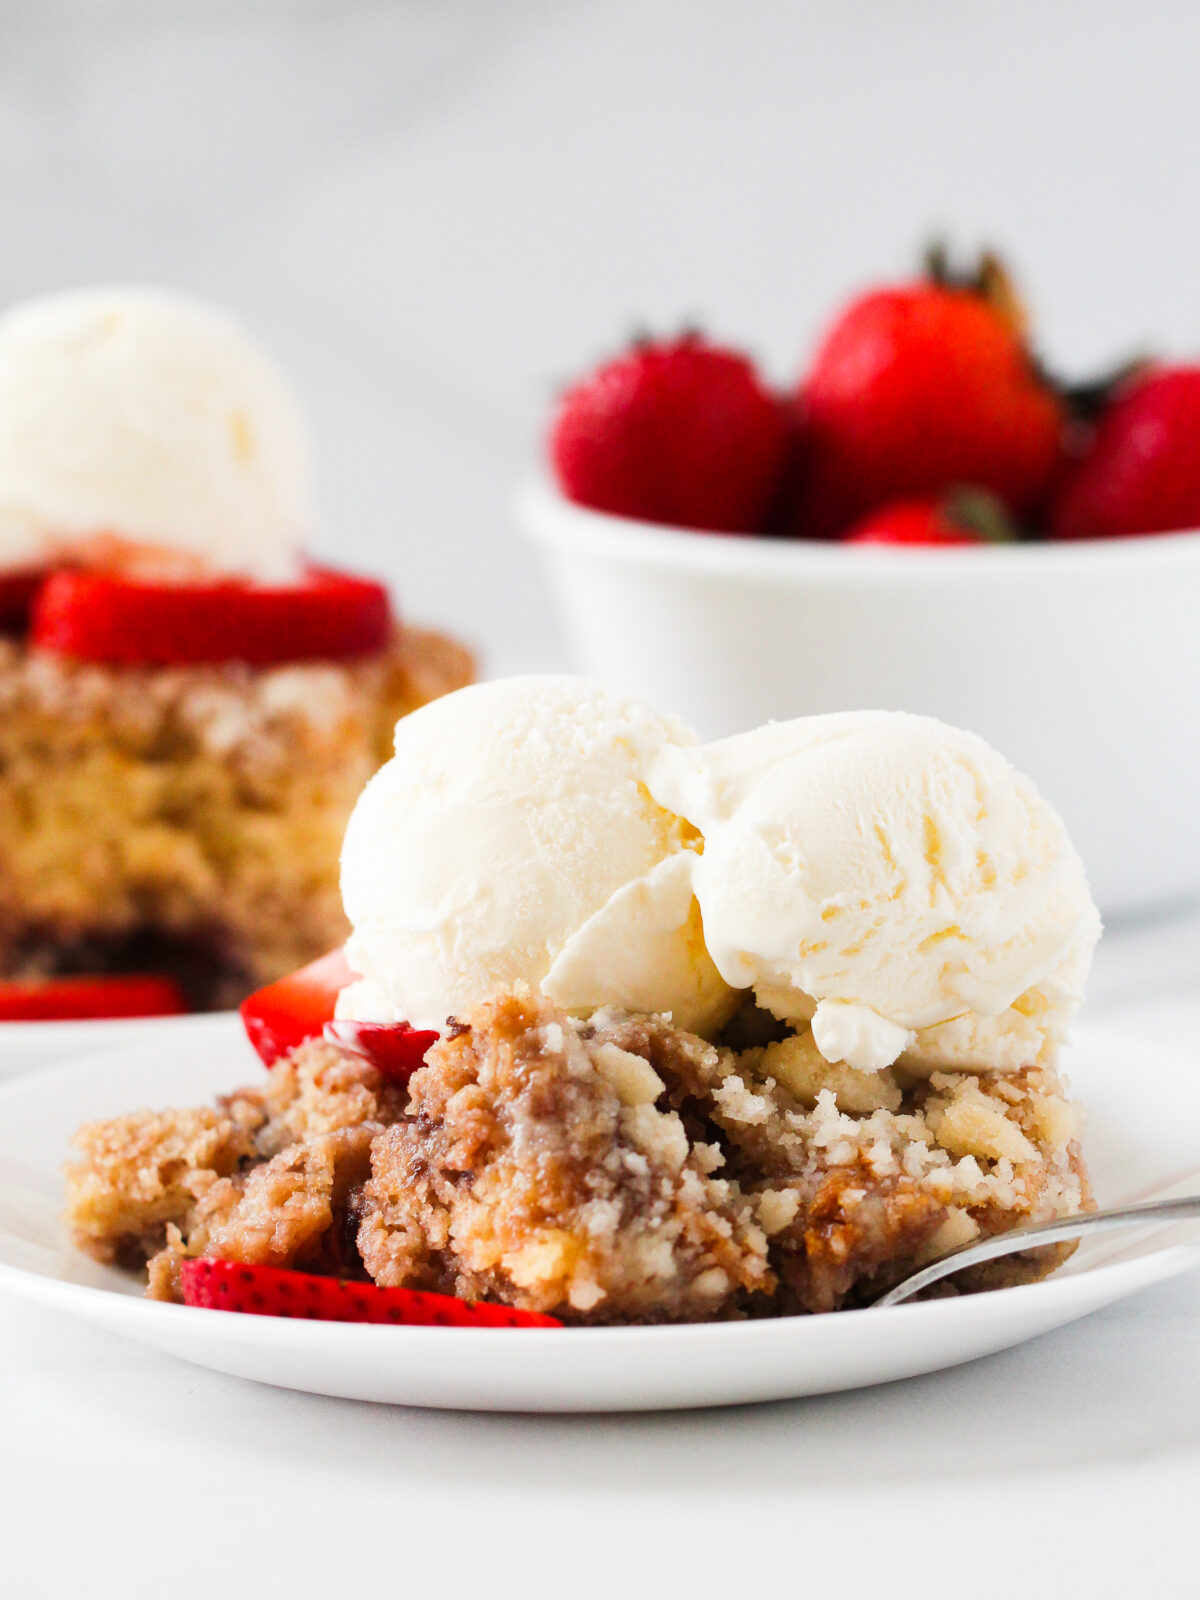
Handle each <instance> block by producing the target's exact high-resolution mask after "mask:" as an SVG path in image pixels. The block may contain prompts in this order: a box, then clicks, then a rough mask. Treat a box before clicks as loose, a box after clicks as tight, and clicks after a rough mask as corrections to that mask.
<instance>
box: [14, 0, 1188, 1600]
mask: <svg viewBox="0 0 1200 1600" xmlns="http://www.w3.org/2000/svg"><path fill="white" fill-rule="evenodd" d="M1198 61H1200V7H1197V6H1195V5H1194V4H1187V3H1167V0H1161V3H1157V4H1147V3H1145V0H1143V3H1142V4H1120V5H1118V4H1108V3H1104V0H1091V3H1087V0H1064V3H1054V0H1040V3H1037V0H1006V3H972V0H910V3H907V4H900V3H892V4H887V3H884V0H874V3H871V0H841V3H837V0H823V3H814V4H805V3H802V0H792V3H776V4H768V3H762V0H610V3H601V0H543V3H535V0H491V3H487V0H424V3H418V0H390V3H387V0H329V3H327V4H292V5H287V4H282V3H280V4H273V5H272V4H261V3H260V4H250V3H247V0H241V3H238V0H144V3H142V4H120V5H115V4H106V3H102V0H90V3H87V0H76V3H73V4H63V3H59V0H39V3H25V4H16V3H8V4H0V302H3V301H7V300H9V299H12V298H16V297H19V296H22V295H26V294H30V293H34V292H37V291H39V290H42V289H45V288H47V287H52V286H59V285H68V284H77V283H87V282H94V281H102V280H110V281H115V280H124V281H132V280H142V281H155V282H162V283H168V284H173V285H176V286H179V287H182V288H186V289H190V290H193V291H195V292H198V293H200V294H204V295H207V296H210V297H213V298H216V299H217V300H220V301H223V302H225V303H227V304H228V305H230V306H231V307H233V308H234V309H236V310H238V311H240V312H241V313H242V314H243V315H244V316H245V317H246V319H247V320H248V321H249V322H250V323H251V324H252V325H253V326H255V327H257V328H258V329H259V330H260V331H261V332H262V334H263V336H264V337H265V338H266V339H267V340H268V342H269V343H270V344H272V345H273V346H274V348H275V349H276V350H277V352H278V353H279V354H280V356H281V357H282V358H283V360H284V361H285V363H286V365H287V366H288V367H289V368H290V369H291V371H292V372H293V373H294V375H295V378H296V381H297V383H298V385H299V386H300V389H301V391H302V394H303V396H304V399H305V401H306V403H307V405H308V407H309V409H310V411H311V413H312V416H313V420H314V427H315V431H316V435H317V439H318V443H319V447H320V457H321V464H322V481H323V498H324V505H325V517H326V524H325V531H324V534H323V548H324V550H325V551H326V553H329V554H334V555H336V556H338V557H339V558H340V559H342V560H344V561H346V562H347V563H348V564H354V563H357V564H360V565H362V566H363V567H366V568H374V569H377V570H379V571H381V572H384V573H385V574H387V575H388V576H389V577H391V578H393V579H394V580H395V581H396V583H397V584H398V586H399V589H400V593H401V597H402V603H403V604H404V605H405V606H406V608H408V609H409V610H410V611H411V612H413V613H415V614H420V615H422V616H425V617H429V618H435V619H439V620H442V621H445V622H447V623H451V624H452V625H454V626H455V627H456V628H457V629H458V630H459V631H460V632H462V633H464V634H465V635H466V636H468V637H469V638H471V639H472V640H473V641H475V642H476V643H477V644H479V645H480V646H481V647H482V648H483V650H484V652H485V658H486V663H487V666H488V667H489V668H490V669H491V670H492V671H494V672H500V671H511V670H516V669H524V668H533V667H542V666H556V665H560V664H562V663H563V662H564V661H565V659H566V656H565V652H564V646H563V641H562V640H561V638H560V635H559V633H558V631H557V628H556V625H555V623H554V620H553V618H552V617H551V615H550V614H549V610H548V602H547V597H546V594H545V591H544V589H543V587H542V585H541V582H540V579H539V577H538V574H537V572H536V570H535V568H534V566H533V564H532V562H531V561H530V560H529V558H528V557H527V554H526V552H525V551H524V549H523V548H522V547H521V546H520V545H519V544H518V543H517V541H516V538H515V536H514V535H513V534H512V533H511V531H510V528H509V524H508V519H507V515H506V500H507V496H508V494H509V492H510V490H511V488H512V485H513V484H514V482H515V481H516V479H517V478H518V477H519V476H520V474H521V473H522V472H523V471H524V470H526V468H527V467H528V465H529V464H530V462H531V461H532V460H533V459H534V457H535V454H536V450H537V439H538V432H539V427H540V422H541V419H542V417H543V414H544V412H545V409H546V406H547V404H548V402H549V400H550V399H551V397H552V396H553V394H554V392H555V390H556V387H557V385H558V384H559V383H560V382H561V381H562V379H563V378H565V377H566V376H568V375H570V374H571V373H572V372H574V371H576V370H577V369H578V368H580V367H581V366H582V365H584V364H586V363H587V362H589V361H590V360H591V359H592V358H593V357H594V356H595V355H597V354H598V353H600V352H601V351H603V350H605V349H606V348H611V347H612V346H614V345H615V344H617V343H619V342H620V341H621V340H622V339H623V338H624V336H625V334H626V333H627V332H628V331H629V330H630V329H631V328H632V327H633V326H634V325H636V324H639V323H648V324H650V325H652V326H654V327H659V328H667V327H670V326H672V325H674V324H676V323H678V322H680V321H682V320H683V319H684V318H695V317H701V318H703V319H704V320H705V321H706V323H707V324H708V325H709V326H710V327H711V329H712V330H713V331H714V332H715V333H717V334H719V335H721V336H723V337H727V338H730V339H733V340H735V341H740V342H743V343H744V344H746V345H747V346H748V347H750V348H751V349H752V350H754V351H755V352H756V353H757V354H758V355H759V356H760V357H761V358H762V359H763V360H764V362H765V363H766V365H767V367H768V369H769V371H770V372H771V373H772V374H773V375H774V376H775V377H776V378H777V379H778V380H780V381H781V382H782V381H785V380H788V381H790V380H791V378H792V377H793V376H794V375H795V374H796V373H797V372H798V371H799V369H800V367H801V364H802V362H803V359H804V355H805V352H806V350H807V349H808V348H809V346H810V344H811V341H812V339H813V337H814V335H815V333H816V332H817V330H818V329H819V327H820V325H821V323H822V321H823V319H824V318H826V317H827V316H828V314H829V312H830V310H831V309H832V308H833V306H834V305H835V304H836V302H837V300H838V297H839V296H840V295H842V294H843V293H844V292H846V291H847V290H848V289H850V288H851V287H854V286H856V285H859V284H863V283H866V282H869V281H870V280H872V279H873V278H875V277H877V276H878V275H880V274H885V275H887V274H895V273H897V272H900V271H902V270H905V269H906V268H907V266H908V263H909V262H910V260H911V259H912V257H913V255H914V253H915V251H916V249H917V247H918V245H919V244H920V242H921V241H922V240H923V239H924V238H925V236H926V235H927V234H928V233H929V232H930V231H931V230H932V229H935V228H944V229H947V230H949V231H950V232H951V234H952V235H953V237H955V238H956V239H957V240H959V241H960V242H961V243H962V244H964V245H974V244H976V243H978V242H981V241H985V240H988V241H995V242H997V243H999V244H1001V245H1003V246H1004V247H1006V248H1007V249H1008V250H1009V251H1010V252H1011V254H1012V257H1013V259H1014V261H1015V263H1016V264H1017V266H1018V268H1019V269H1020V272H1021V274H1022V276H1023V278H1024V280H1025V282H1026V285H1027V287H1028V288H1029V289H1030V291H1031V296H1032V299H1033V301H1034V305H1035V308H1036V310H1037V312H1038V314H1039V319H1040V323H1039V325H1040V327H1041V328H1042V330H1043V344H1044V347H1045V350H1046V353H1047V354H1048V355H1049V356H1050V357H1051V358H1052V360H1053V361H1055V362H1056V363H1058V364H1059V365H1060V366H1063V367H1066V368H1069V369H1073V370H1085V369H1087V368H1089V367H1091V366H1094V365H1098V364H1100V363H1103V362H1106V361H1108V360H1110V359H1111V358H1113V357H1116V356H1119V355H1121V354H1122V353H1124V352H1126V351H1129V350H1131V349H1139V348H1144V347H1146V346H1147V345H1154V344H1164V345H1166V346H1167V347H1170V348H1177V349H1179V350H1181V351H1190V352H1192V353H1194V352H1195V351H1196V350H1197V349H1200V292H1198V290H1197V281H1198V276H1200V275H1198V272H1197V266H1198V262H1200V207H1197V205H1196V177H1195V173H1196V165H1197V153H1198V150H1200V92H1198V84H1200V74H1198V70H1197V67H1198ZM1193 732H1194V730H1193ZM1198 956H1200V928H1198V927H1197V926H1196V924H1195V923H1185V922H1180V923H1176V924H1173V925H1171V926H1169V927H1165V928H1159V929H1150V930H1142V931H1141V932H1139V933H1129V932H1126V933H1124V934H1118V935H1117V936H1116V937H1115V938H1114V939H1113V940H1112V941H1111V942H1110V945H1109V949H1108V951H1107V953H1106V954H1105V955H1104V957H1103V959H1102V962H1101V967H1100V971H1099V973H1098V983H1097V991H1096V1000H1095V1002H1094V1004H1093V1020H1095V1019H1096V1018H1098V1017H1102V1016H1104V1015H1106V1014H1107V1016H1108V1017H1109V1018H1110V1019H1111V1021H1112V1024H1113V1025H1114V1026H1120V1027H1124V1028H1125V1029H1127V1030H1132V1035H1133V1039H1134V1043H1133V1045H1132V1046H1131V1056H1130V1060H1131V1081H1132V1082H1134V1083H1136V1072H1137V1065H1138V1054H1139V1051H1144V1049H1145V1048H1147V1046H1148V1044H1149V1043H1151V1042H1153V1041H1155V1040H1160V1041H1163V1042H1170V1043H1173V1044H1174V1045H1176V1046H1177V1047H1179V1048H1181V1049H1182V1050H1184V1051H1185V1052H1189V1053H1190V1054H1191V1056H1192V1058H1193V1059H1196V1058H1197V1057H1198V1056H1200V1050H1198V1049H1197V1046H1196V1045H1195V1043H1194V1040H1195V1036H1196V1029H1197V1024H1200V981H1198V980H1197V976H1196V974H1197V971H1198V970H1200V969H1198V965H1197V957H1198ZM1106 1007H1107V1011H1106V1010H1105V1008H1106ZM1169 1109H1170V1108H1169V1105H1167V1106H1164V1115H1169ZM1198 1312H1200V1282H1197V1280H1195V1279H1193V1280H1184V1281H1181V1282H1177V1283H1175V1284H1173V1285H1169V1286H1166V1287H1164V1288H1161V1289H1158V1290H1156V1291H1154V1292H1152V1293H1150V1294H1147V1295H1145V1296H1144V1297H1142V1299H1140V1300H1139V1301H1136V1302H1132V1303H1129V1304H1127V1305H1125V1306H1123V1307H1119V1308H1116V1309H1114V1310H1112V1311H1110V1312H1108V1313H1104V1314H1102V1315H1100V1316H1097V1317H1095V1318H1093V1319H1091V1320H1090V1321H1088V1322H1086V1323H1084V1324H1082V1325H1080V1326H1078V1327H1076V1328H1073V1329H1069V1330H1067V1331H1065V1332H1063V1333H1061V1334H1058V1335H1054V1336H1052V1337H1050V1338H1047V1339H1044V1340H1042V1341H1040V1342H1038V1343H1036V1344H1034V1345H1031V1346H1029V1347H1026V1348H1024V1349H1022V1350H1019V1351H1015V1352H1012V1353H1010V1354H1008V1355H1004V1356H1000V1357H996V1358H994V1359H992V1360H989V1361H987V1362H984V1363H980V1364H977V1365H976V1366H973V1367H969V1368H964V1369H962V1370H960V1371H957V1372H954V1373H949V1374H945V1375H942V1376H939V1377H934V1378H929V1379H925V1380H921V1381H919V1382H914V1383H910V1384H906V1385H903V1386H895V1387H893V1388H890V1389H887V1390H881V1391H871V1392H867V1393H864V1394H862V1395H859V1396H856V1397H842V1398H838V1397H832V1398H829V1399H826V1400H820V1401H816V1402H806V1403H797V1404H794V1405H779V1406H772V1407H765V1408H756V1409H753V1410H747V1411H744V1412H738V1413H732V1412H730V1413H719V1414H718V1413H713V1414H697V1415H692V1416H680V1417H673V1418H657V1419H656V1418H611V1419H605V1420H590V1421H587V1420H580V1421H574V1420H567V1419H560V1420H538V1419H533V1418H527V1419H502V1418H486V1417H453V1416H440V1415H436V1414H432V1413H426V1414H421V1413H404V1412H399V1411H385V1410H372V1409H371V1408H369V1407H365V1406H351V1405H346V1404H343V1403H341V1402H333V1401H324V1400H317V1399H313V1398H309V1397H304V1396H290V1395H286V1394H283V1393H277V1392H273V1391H269V1390H266V1389H256V1388H254V1387H251V1386H249V1385H244V1384H239V1383H237V1382H235V1381H233V1380H228V1379H223V1378H219V1377H216V1376H213V1375H211V1374H207V1373H204V1372H200V1371H194V1370H192V1369H189V1368H185V1367H182V1366H178V1365H175V1364H173V1363H171V1362H169V1361H167V1360H165V1359H160V1358H157V1357H155V1356H152V1355H150V1354H147V1353H144V1352H140V1351H135V1350H133V1349H132V1348H127V1347H125V1346H123V1345H122V1344H120V1343H119V1342H117V1341H115V1340H110V1339H107V1338H103V1337H101V1336H100V1335H98V1334H92V1333H88V1332H85V1331H83V1330H80V1329H77V1328H75V1327H73V1326H71V1325H69V1324H67V1323H65V1322H60V1321H58V1320H56V1319H54V1318H52V1317H50V1316H48V1315H41V1314H37V1313H35V1312H33V1311H30V1310H28V1309H25V1308H23V1307H17V1306H10V1305H7V1304H4V1305H0V1419H2V1421H0V1591H2V1592H3V1593H4V1595H5V1596H6V1600H7V1596H9V1595H12V1596H14V1597H21V1600H23V1597H24V1596H27V1595H28V1596H41V1595H51V1594H57V1593H69V1592H77V1593H80V1594H87V1595H89V1596H109V1595H112V1596H118V1595H123V1596H137V1597H140V1596H143V1595H145V1596H150V1595H178V1596H192V1595H196V1596H199V1595H210V1594H212V1593H214V1592H219V1593H238V1594H242V1593H248V1594H255V1593H257V1594H269V1595H275V1594H285V1593H294V1594H298V1595H303V1596H307V1595H321V1596H324V1595H338V1594H341V1593H343V1592H358V1593H364V1594H369V1595H389V1596H390V1595H393V1594H401V1595H403V1594H413V1595H416V1594H425V1593H441V1592H445V1593H452V1594H464V1595H466V1594H469V1595H472V1596H475V1595H479V1596H493V1595H505V1596H507V1595H523V1596H538V1595H542V1594H551V1593H554V1594H567V1595H593V1594H595V1595H600V1594H604V1595H610V1594H612V1593H614V1592H616V1593H618V1594H620V1593H624V1594H629V1595H642V1594H646V1595H651V1594H652V1595H655V1596H669V1595H675V1594H683V1593H685V1592H689V1591H692V1590H696V1591H698V1592H701V1593H704V1594H709V1593H720V1592H722V1591H724V1590H728V1591H735V1592H738V1593H745V1594H748V1595H753V1594H756V1593H764V1594H790V1593H797V1594H798V1593H806V1594H814V1595H825V1594H830V1593H835V1592H836V1593H844V1594H850V1595H853V1594H867V1593H870V1594H881V1593H882V1594H888V1595H895V1596H904V1595H910V1594H911V1595H917V1594H921V1595H926V1594H930V1593H939V1592H944V1591H945V1590H947V1589H949V1588H950V1587H951V1586H952V1585H953V1586H961V1588H962V1589H963V1590H964V1592H969V1593H971V1594H972V1595H977V1596H983V1597H987V1596H992V1595H997V1596H998V1595H1002V1594H1010V1593H1021V1594H1026V1595H1055V1596H1067V1595H1091V1596H1095V1595H1127V1594H1132V1593H1136V1592H1145V1593H1154V1594H1155V1595H1158V1596H1171V1595H1193V1594H1196V1593H1198V1592H1200V1570H1198V1562H1197V1558H1196V1555H1195V1550H1196V1541H1195V1507H1196V1504H1197V1498H1198V1495H1200V1363H1198V1362H1197V1360H1196V1351H1197V1344H1198V1340H1197V1327H1198V1324H1197V1313H1198Z"/></svg>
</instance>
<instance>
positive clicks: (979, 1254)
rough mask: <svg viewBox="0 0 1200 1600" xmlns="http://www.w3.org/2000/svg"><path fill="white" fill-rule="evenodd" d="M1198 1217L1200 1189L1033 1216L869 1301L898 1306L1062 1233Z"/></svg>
mask: <svg viewBox="0 0 1200 1600" xmlns="http://www.w3.org/2000/svg"><path fill="white" fill-rule="evenodd" d="M1196 1218H1200V1194H1192V1195H1186V1196H1184V1197H1183V1198H1182V1199H1179V1200H1151V1201H1149V1202H1148V1203H1147V1204H1145V1205H1138V1206H1121V1207H1120V1208H1118V1209H1117V1210H1113V1211H1081V1212H1079V1213H1078V1215H1076V1216H1073V1217H1059V1218H1058V1219H1057V1221H1055V1222H1034V1223H1031V1224H1030V1225H1029V1226H1028V1227H1025V1228H1014V1229H1013V1230H1012V1232H1011V1233H1000V1234H996V1235H995V1237H994V1238H991V1239H981V1240H978V1241H977V1242H976V1243H974V1244H962V1245H959V1246H958V1247H957V1249H954V1250H948V1251H947V1252H946V1254H945V1255H944V1256H942V1257H941V1258H940V1259H939V1260H937V1261H931V1262H930V1263H929V1265H928V1266H924V1267H922V1268H921V1269H920V1271H919V1272H914V1273H912V1274H911V1275H910V1276H909V1277H907V1278H905V1279H904V1280H903V1281H902V1282H900V1283H898V1284H897V1285H896V1287H895V1288H894V1289H889V1290H888V1292H887V1293H886V1294H884V1295H880V1297H879V1299H878V1300H876V1301H874V1302H873V1304H874V1306H875V1307H882V1306H898V1305H900V1304H901V1303H902V1302H903V1301H905V1300H911V1299H912V1297H913V1296H914V1295H916V1294H920V1293H921V1291H922V1290H923V1289H928V1288H929V1287H930V1286H931V1285H932V1284H935V1283H940V1282H941V1281H942V1279H943V1278H949V1277H950V1276H951V1275H952V1274H953V1273H955V1272H962V1271H963V1270H964V1268H966V1267H974V1266H976V1265H978V1263H979V1262H981V1261H995V1260H996V1259H997V1257H999V1256H1007V1255H1013V1254H1014V1253H1015V1252H1017V1251H1019V1250H1033V1249H1036V1248H1037V1246H1038V1245H1042V1244H1060V1243H1061V1242H1062V1241H1063V1240H1064V1239H1078V1238H1080V1237H1082V1235H1084V1234H1087V1233H1107V1232H1109V1231H1110V1230H1112V1229H1114V1228H1136V1227H1141V1228H1144V1227H1146V1225H1147V1224H1148V1223H1152V1222H1187V1221H1191V1220H1194V1219H1196Z"/></svg>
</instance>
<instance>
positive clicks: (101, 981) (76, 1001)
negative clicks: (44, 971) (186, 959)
mask: <svg viewBox="0 0 1200 1600" xmlns="http://www.w3.org/2000/svg"><path fill="white" fill-rule="evenodd" d="M186 1010H187V1002H186V1001H185V1000H184V997H183V991H182V990H181V989H180V987H179V985H178V984H177V983H175V982H174V981H173V980H172V979H171V978H162V977H157V976H155V975H154V974H152V973H144V974H143V973H135V974H132V975H129V976H124V977H97V978H29V979H26V980H24V981H21V982H5V983H0V1020H2V1021H4V1022H69V1021H80V1020H83V1019H86V1018H89V1017H95V1018H99V1017H175V1016H179V1015H180V1014H181V1013H182V1012H185V1011H186Z"/></svg>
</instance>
